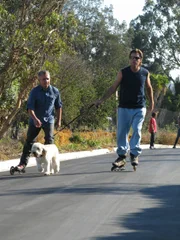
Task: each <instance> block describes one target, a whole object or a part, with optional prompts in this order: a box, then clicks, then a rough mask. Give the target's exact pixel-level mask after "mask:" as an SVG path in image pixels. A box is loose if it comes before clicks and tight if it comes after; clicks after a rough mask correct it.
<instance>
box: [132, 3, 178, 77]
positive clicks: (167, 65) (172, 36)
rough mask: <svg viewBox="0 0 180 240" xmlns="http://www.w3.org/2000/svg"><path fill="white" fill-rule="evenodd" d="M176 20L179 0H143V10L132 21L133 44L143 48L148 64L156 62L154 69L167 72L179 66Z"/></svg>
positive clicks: (167, 73)
mask: <svg viewBox="0 0 180 240" xmlns="http://www.w3.org/2000/svg"><path fill="white" fill-rule="evenodd" d="M179 20H180V4H179V0H173V1H172V0H146V4H145V7H144V13H143V14H142V15H140V16H138V17H137V18H136V19H135V20H133V21H132V22H131V30H132V29H133V31H134V39H133V42H132V46H133V47H134V46H136V47H138V48H140V49H142V50H143V52H144V54H145V63H146V64H147V65H148V66H150V65H153V64H156V68H155V69H154V70H155V71H156V72H155V73H160V74H162V73H165V74H166V75H167V76H169V73H170V70H172V69H176V68H178V67H179V66H180V58H179V56H180V43H179V38H180V31H179V29H180V21H179ZM154 67H155V65H154ZM169 79H171V78H170V76H169ZM171 80H173V79H171Z"/></svg>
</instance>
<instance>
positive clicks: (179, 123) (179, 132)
mask: <svg viewBox="0 0 180 240" xmlns="http://www.w3.org/2000/svg"><path fill="white" fill-rule="evenodd" d="M177 121H178V123H177V125H178V132H177V136H176V140H175V143H174V146H173V148H176V144H177V143H178V140H179V137H180V116H178V120H177Z"/></svg>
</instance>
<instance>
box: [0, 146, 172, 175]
mask: <svg viewBox="0 0 180 240" xmlns="http://www.w3.org/2000/svg"><path fill="white" fill-rule="evenodd" d="M141 147H142V149H148V148H149V145H146V144H144V145H141ZM156 148H157V149H159V148H172V146H170V145H160V144H157V145H156ZM113 152H116V148H113V149H111V150H110V149H106V148H105V149H96V150H92V151H79V152H70V153H62V154H60V155H59V159H60V160H61V161H68V160H73V159H81V158H87V157H93V156H98V155H102V154H107V153H113ZM18 164H19V159H11V160H6V161H1V160H0V172H5V171H9V170H10V168H11V166H17V165H18ZM33 166H36V160H35V158H34V157H30V159H29V162H28V165H27V167H33Z"/></svg>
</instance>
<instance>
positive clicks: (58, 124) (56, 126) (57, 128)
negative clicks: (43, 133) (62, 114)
mask: <svg viewBox="0 0 180 240" xmlns="http://www.w3.org/2000/svg"><path fill="white" fill-rule="evenodd" d="M60 127H61V122H58V121H57V122H56V123H55V128H56V130H59V128H60Z"/></svg>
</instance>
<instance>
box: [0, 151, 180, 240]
mask: <svg viewBox="0 0 180 240" xmlns="http://www.w3.org/2000/svg"><path fill="white" fill-rule="evenodd" d="M179 150H180V149H172V148H170V147H169V148H165V147H164V148H158V149H155V150H150V149H144V150H143V153H142V155H141V157H140V161H139V166H138V169H137V171H136V172H134V171H133V169H132V166H131V164H130V162H129V161H128V162H127V165H126V170H125V171H122V172H111V171H110V169H111V166H112V165H111V163H112V162H113V161H114V159H115V158H116V154H115V153H106V154H103V155H99V156H90V157H82V158H80V159H73V160H69V161H62V164H61V171H60V174H58V175H55V176H49V177H46V176H43V175H42V174H40V173H37V170H36V168H35V167H29V168H28V169H27V172H26V173H25V174H15V175H13V176H10V175H9V172H8V171H6V172H1V173H0V189H1V192H0V213H1V214H0V239H2V240H24V239H26V240H57V239H61V240H87V239H88V240H121V239H122V240H142V239H146V240H179V239H180V229H179V226H180V217H179V216H180V204H179V200H180V174H179V172H180V157H179V156H180V151H179Z"/></svg>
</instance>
